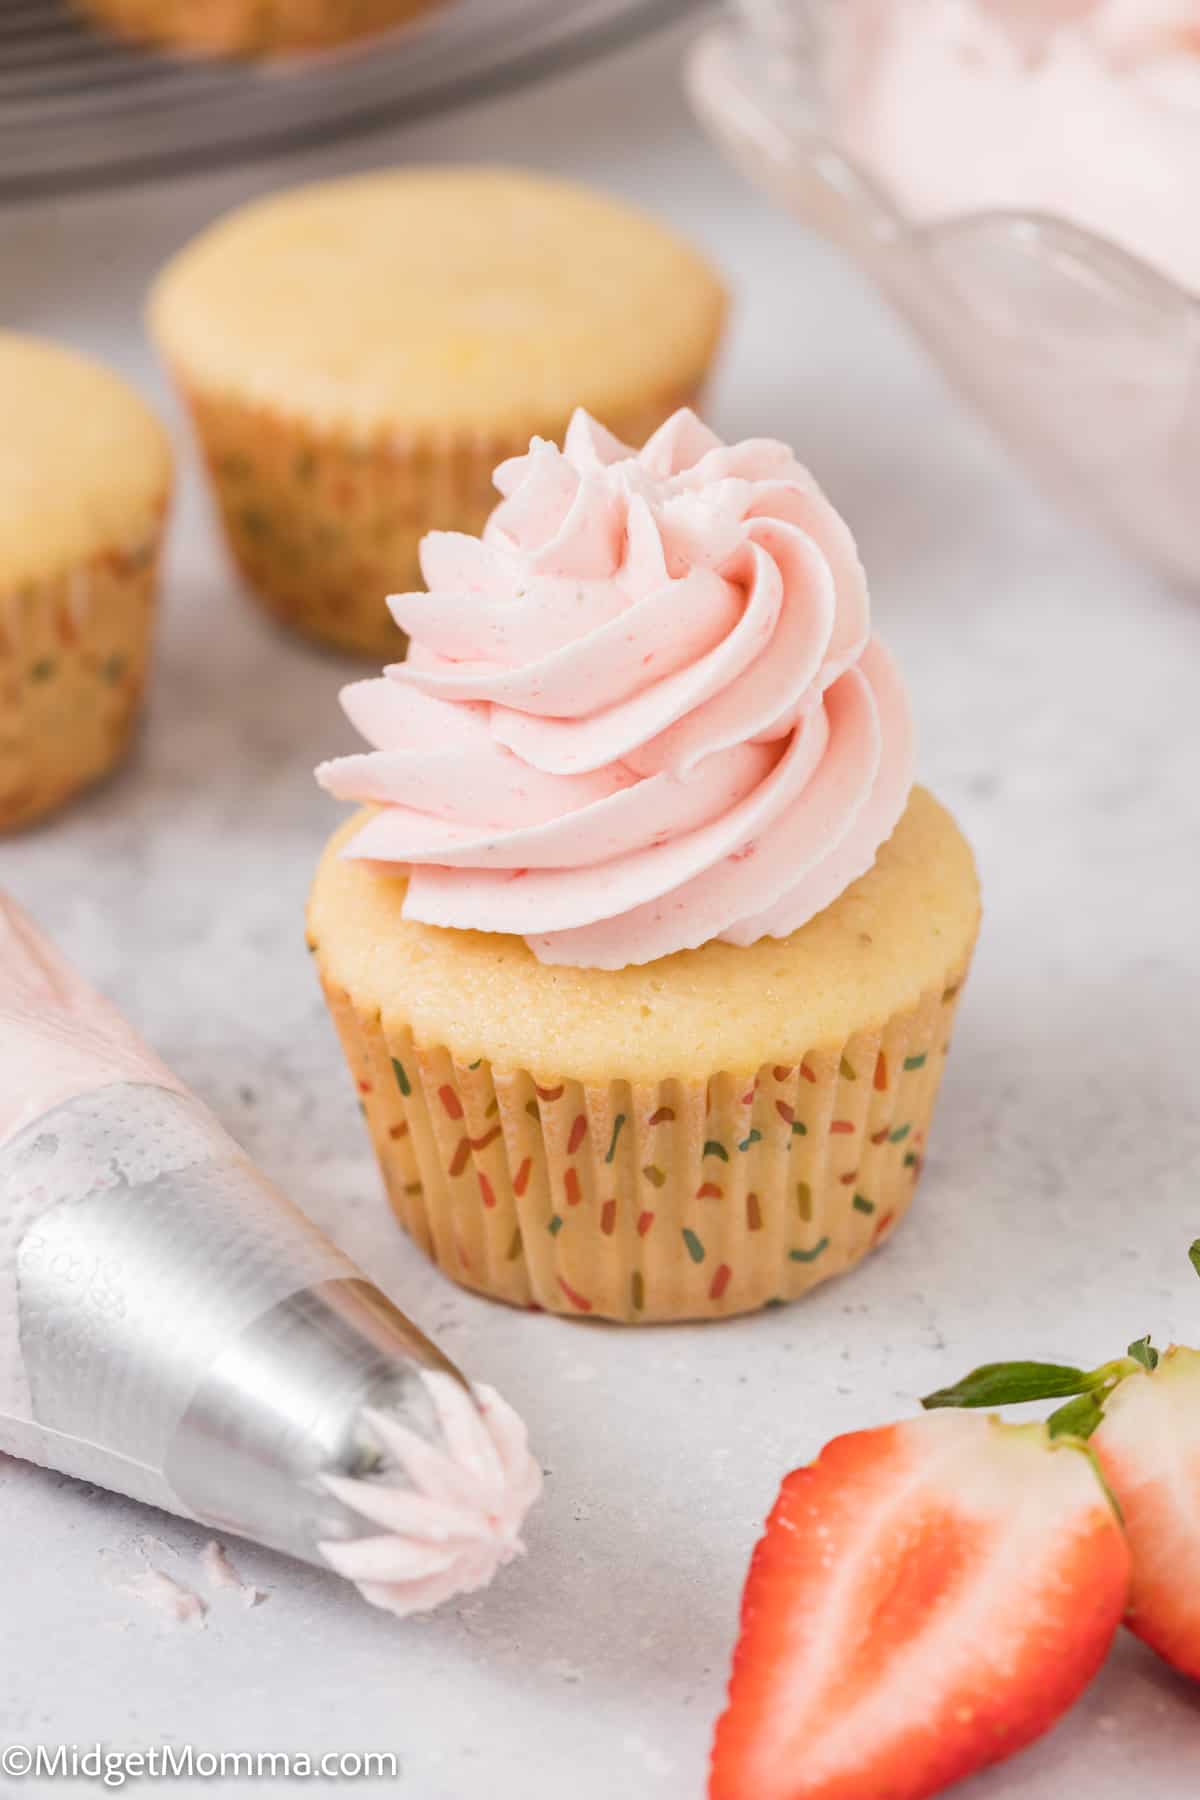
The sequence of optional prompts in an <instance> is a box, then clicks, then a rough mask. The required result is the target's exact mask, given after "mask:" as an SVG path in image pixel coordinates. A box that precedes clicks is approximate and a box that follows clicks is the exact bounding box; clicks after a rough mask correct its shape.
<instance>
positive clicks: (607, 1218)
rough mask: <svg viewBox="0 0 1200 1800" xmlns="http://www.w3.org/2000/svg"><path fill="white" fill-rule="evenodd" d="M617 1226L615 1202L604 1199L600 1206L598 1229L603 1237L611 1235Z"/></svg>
mask: <svg viewBox="0 0 1200 1800" xmlns="http://www.w3.org/2000/svg"><path fill="white" fill-rule="evenodd" d="M616 1226H617V1203H616V1201H615V1200H606V1201H605V1202H604V1205H603V1206H602V1207H601V1208H600V1229H601V1231H602V1232H603V1233H604V1235H605V1237H611V1236H612V1234H613V1232H614V1231H615V1230H616Z"/></svg>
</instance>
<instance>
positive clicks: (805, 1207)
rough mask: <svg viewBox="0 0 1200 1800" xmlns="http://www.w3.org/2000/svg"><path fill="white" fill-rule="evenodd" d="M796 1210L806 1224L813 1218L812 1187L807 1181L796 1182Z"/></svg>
mask: <svg viewBox="0 0 1200 1800" xmlns="http://www.w3.org/2000/svg"><path fill="white" fill-rule="evenodd" d="M796 1210H797V1212H798V1213H799V1214H800V1217H801V1218H802V1219H803V1220H804V1222H805V1224H807V1223H808V1221H809V1220H810V1219H811V1218H812V1188H811V1187H810V1186H809V1184H808V1182H807V1181H798V1182H797V1183H796Z"/></svg>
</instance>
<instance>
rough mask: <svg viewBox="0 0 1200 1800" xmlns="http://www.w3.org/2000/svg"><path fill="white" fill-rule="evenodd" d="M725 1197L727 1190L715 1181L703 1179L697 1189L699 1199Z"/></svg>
mask: <svg viewBox="0 0 1200 1800" xmlns="http://www.w3.org/2000/svg"><path fill="white" fill-rule="evenodd" d="M724 1197H725V1190H724V1189H723V1188H719V1187H718V1186H717V1184H716V1182H715V1181H703V1182H701V1184H700V1186H699V1187H698V1188H697V1189H696V1198H697V1200H722V1199H724Z"/></svg>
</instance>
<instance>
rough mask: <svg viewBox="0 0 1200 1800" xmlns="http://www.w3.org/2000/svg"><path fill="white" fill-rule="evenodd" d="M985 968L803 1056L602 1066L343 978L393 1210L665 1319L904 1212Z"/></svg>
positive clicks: (845, 1258) (561, 1297) (449, 1249)
mask: <svg viewBox="0 0 1200 1800" xmlns="http://www.w3.org/2000/svg"><path fill="white" fill-rule="evenodd" d="M316 953H317V957H318V962H319V960H320V950H319V946H318V948H317V952H316ZM965 973H966V970H965V967H964V969H963V970H962V971H960V972H959V973H958V974H955V975H954V976H952V977H951V978H950V979H949V980H948V981H947V983H946V985H945V986H944V988H939V989H938V990H937V991H936V992H931V993H928V994H926V995H925V996H924V997H923V998H922V1000H921V1001H920V1003H919V1005H917V1006H916V1007H915V1008H914V1009H913V1010H912V1011H909V1012H905V1013H903V1014H898V1015H896V1016H895V1017H893V1018H891V1019H890V1020H889V1021H888V1022H887V1024H886V1025H885V1026H884V1027H883V1029H882V1030H879V1031H869V1032H859V1033H856V1034H855V1035H854V1036H853V1037H851V1038H849V1039H848V1040H847V1041H846V1042H845V1043H843V1044H841V1045H838V1046H836V1047H834V1048H828V1047H822V1048H821V1049H817V1050H813V1051H812V1052H810V1053H809V1054H808V1055H806V1056H805V1057H804V1058H803V1059H802V1060H801V1061H800V1062H799V1063H798V1064H788V1065H786V1066H785V1065H780V1064H772V1063H767V1064H765V1065H764V1066H763V1067H762V1068H760V1069H759V1071H758V1073H757V1074H756V1075H754V1076H750V1077H746V1076H741V1077H739V1076H736V1075H732V1074H728V1073H720V1074H714V1075H713V1076H712V1077H711V1078H710V1079H709V1080H708V1081H707V1082H705V1081H694V1080H686V1081H685V1080H676V1081H664V1082H660V1083H643V1082H628V1081H612V1082H608V1083H599V1084H595V1085H593V1084H590V1083H583V1082H579V1081H567V1080H563V1081H546V1080H544V1079H541V1080H535V1079H534V1077H533V1076H532V1075H531V1074H529V1073H528V1072H527V1071H524V1070H519V1071H505V1070H501V1069H497V1068H493V1067H492V1066H491V1065H490V1064H489V1063H488V1062H487V1061H480V1062H477V1063H470V1064H464V1063H461V1062H459V1061H456V1059H455V1058H454V1057H453V1056H452V1055H451V1053H450V1052H449V1050H447V1049H445V1048H444V1047H442V1048H429V1047H426V1046H419V1045H418V1044H416V1042H415V1041H414V1039H413V1037H412V1034H411V1032H408V1031H396V1030H385V1028H384V1026H383V1024H382V1022H381V1020H380V1018H379V1017H378V1016H374V1017H372V1016H369V1015H367V1014H365V1013H364V1012H362V1011H361V1010H360V1009H359V1008H358V1007H357V1006H356V1005H355V1003H354V1001H353V999H352V998H351V996H350V995H349V994H348V993H347V992H346V990H345V989H344V988H341V987H339V986H338V985H337V984H335V983H334V982H332V981H331V980H330V979H329V978H328V977H327V976H325V975H324V974H323V975H322V984H323V986H324V990H325V995H326V999H327V1001H328V1003H329V1007H330V1010H331V1012H332V1015H333V1018H334V1022H335V1024H336V1026H337V1030H338V1034H339V1036H340V1038H341V1042H342V1047H343V1049H344V1051H345V1054H346V1057H347V1060H348V1062H349V1064H350V1069H351V1072H352V1074H353V1076H354V1079H355V1082H356V1084H357V1088H358V1093H359V1096H360V1100H361V1104H362V1109H363V1112H364V1114H365V1116H366V1120H367V1124H368V1127H369V1129H370V1133H371V1139H372V1142H373V1144H374V1146H375V1152H376V1155H377V1157H378V1159H379V1163H380V1167H381V1170H382V1172H383V1178H384V1182H385V1185H386V1188H387V1192H388V1196H389V1198H390V1201H391V1204H392V1207H393V1210H394V1211H395V1213H396V1216H397V1218H398V1219H399V1220H400V1223H401V1224H402V1225H403V1226H404V1228H405V1230H406V1231H407V1232H408V1233H409V1235H410V1236H411V1237H412V1238H413V1239H414V1240H415V1242H416V1243H418V1244H419V1245H420V1246H421V1248H422V1249H423V1250H424V1251H425V1252H426V1254H427V1255H428V1256H430V1257H432V1258H433V1260H434V1261H435V1262H437V1263H438V1264H439V1265H440V1267H441V1268H442V1269H443V1270H444V1271H445V1273H446V1274H448V1275H450V1276H451V1277H452V1278H453V1279H454V1280H455V1281H457V1282H460V1283H462V1284H463V1285H464V1286H466V1287H469V1288H473V1289H475V1290H477V1291H478V1292H480V1293H484V1294H488V1295H490V1296H492V1297H493V1298H495V1299H498V1300H505V1301H508V1302H509V1303H511V1304H512V1305H514V1306H525V1307H530V1306H535V1307H540V1308H543V1309H544V1310H546V1311H549V1312H558V1313H564V1314H569V1315H573V1316H575V1317H593V1318H607V1319H618V1320H623V1321H626V1322H629V1323H639V1324H642V1323H644V1324H650V1323H661V1322H666V1321H670V1320H682V1319H703V1318H724V1317H729V1316H730V1315H732V1314H735V1313H743V1312H751V1311H754V1310H755V1309H757V1308H758V1307H762V1306H769V1305H772V1304H774V1303H776V1302H780V1301H784V1300H794V1299H796V1298H798V1297H799V1296H800V1295H801V1294H803V1293H805V1292H807V1290H808V1289H809V1288H812V1287H815V1286H816V1285H817V1284H818V1283H819V1282H822V1281H827V1280H828V1279H829V1278H830V1277H831V1276H834V1275H838V1274H841V1273H842V1272H843V1271H844V1270H846V1269H848V1268H850V1267H852V1266H853V1264H854V1263H856V1262H858V1261H859V1260H860V1259H861V1258H862V1257H863V1256H865V1255H866V1254H867V1252H868V1251H869V1250H871V1249H873V1248H874V1247H875V1245H876V1244H878V1243H880V1242H881V1241H882V1240H883V1239H884V1238H886V1237H887V1236H888V1235H889V1234H890V1233H891V1232H892V1230H893V1229H894V1228H895V1226H896V1225H897V1224H898V1223H899V1221H900V1220H901V1219H902V1218H903V1216H904V1214H905V1212H906V1211H907V1210H908V1206H909V1202H910V1201H911V1199H912V1194H913V1190H914V1188H915V1186H916V1182H917V1178H918V1176H919V1175H920V1171H921V1162H922V1157H923V1154H924V1147H925V1143H926V1138H927V1134H928V1131H929V1125H930V1119H931V1117H932V1113H933V1107H934V1102H935V1099H936V1096H937V1089H938V1084H939V1081H940V1078H941V1072H942V1064H943V1061H944V1058H945V1054H946V1051H947V1049H948V1048H949V1037H950V1027H951V1022H952V1019H953V1014H954V1009H955V1005H956V1002H957V997H958V993H959V989H960V987H961V985H962V981H963V978H964V977H965Z"/></svg>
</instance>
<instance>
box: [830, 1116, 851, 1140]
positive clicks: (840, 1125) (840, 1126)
mask: <svg viewBox="0 0 1200 1800" xmlns="http://www.w3.org/2000/svg"><path fill="white" fill-rule="evenodd" d="M829 1129H830V1131H832V1132H835V1133H840V1134H841V1135H842V1136H843V1137H848V1136H849V1135H850V1133H851V1132H852V1131H853V1130H854V1121H853V1120H852V1119H834V1120H833V1121H832V1122H831V1124H830V1127H829Z"/></svg>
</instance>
